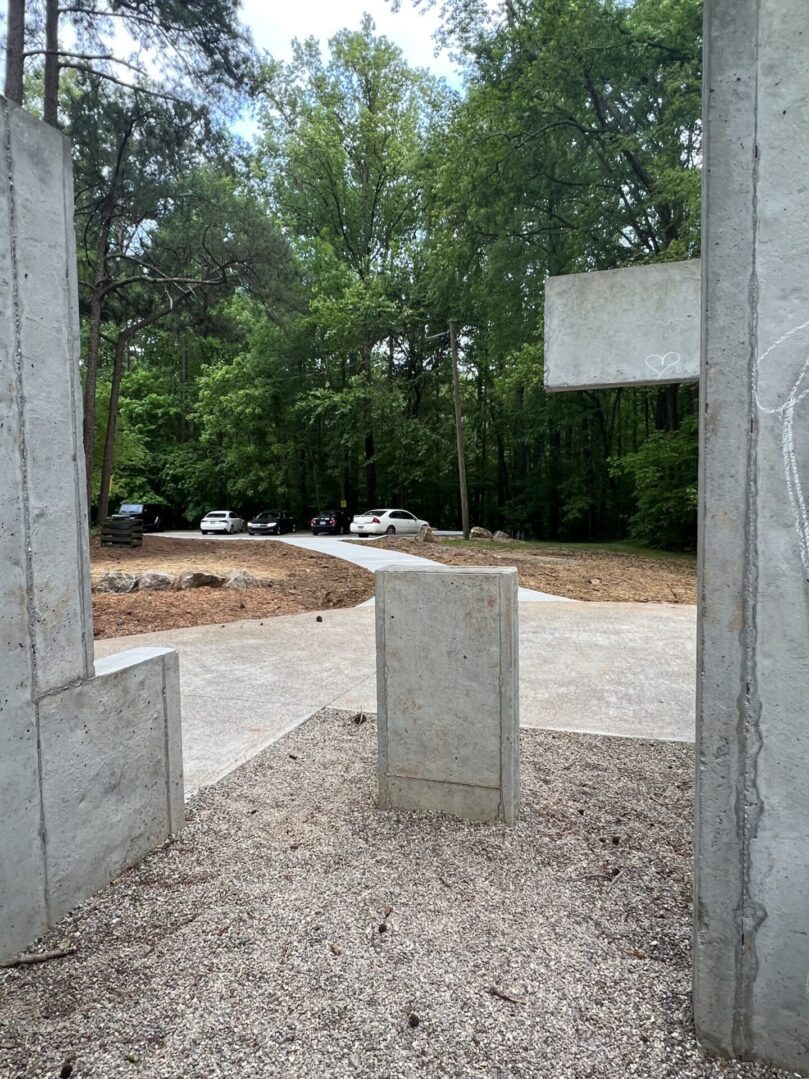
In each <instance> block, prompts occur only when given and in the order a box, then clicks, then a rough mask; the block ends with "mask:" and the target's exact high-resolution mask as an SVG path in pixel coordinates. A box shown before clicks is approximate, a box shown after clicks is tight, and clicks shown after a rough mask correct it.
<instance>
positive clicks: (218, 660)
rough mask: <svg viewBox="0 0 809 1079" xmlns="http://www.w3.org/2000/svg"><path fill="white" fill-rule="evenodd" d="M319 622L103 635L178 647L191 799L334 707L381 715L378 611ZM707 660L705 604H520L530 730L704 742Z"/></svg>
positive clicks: (304, 617) (110, 647)
mask: <svg viewBox="0 0 809 1079" xmlns="http://www.w3.org/2000/svg"><path fill="white" fill-rule="evenodd" d="M370 549H373V550H376V548H369V550H370ZM320 617H321V618H322V621H321V622H318V621H317V618H318V615H317V613H316V612H313V611H311V612H305V613H303V614H296V615H286V616H283V617H280V618H267V619H264V620H263V621H250V622H232V623H229V624H226V625H225V626H219V625H213V626H195V627H192V628H189V629H177V630H171V631H168V632H163V633H146V634H139V635H137V636H131V637H119V638H115V639H109V640H102V641H96V657H97V658H98V657H100V656H106V655H110V654H111V653H113V652H120V651H121V650H123V649H128V648H135V647H140V646H143V645H166V646H169V647H172V648H176V649H177V650H178V652H179V654H180V681H181V689H182V711H183V760H184V764H185V777H186V791H187V793H192V792H193V791H194V790H197V789H198V788H199V787H202V786H207V785H208V784H210V783H214V782H216V780H218V779H220V778H221V777H222V776H224V775H226V774H227V773H228V772H230V771H231V770H232V769H233V768H236V767H238V766H239V765H240V764H242V763H244V761H246V760H249V758H250V757H252V756H254V755H255V754H256V753H258V752H260V750H262V749H263V748H264V747H265V746H267V745H269V744H270V743H271V742H273V741H275V740H276V739H277V738H279V737H281V735H282V734H284V733H285V732H286V731H288V730H290V729H292V728H293V727H295V726H297V725H298V724H299V723H301V722H303V720H305V719H307V718H308V717H309V716H310V715H312V714H313V713H314V712H316V711H318V710H319V709H321V708H324V707H326V706H327V705H332V706H334V707H339V708H347V709H351V710H356V711H359V710H361V709H364V710H366V711H375V710H376V680H375V643H374V612H373V610H372V609H368V608H367V607H355V608H348V609H343V610H336V611H324V612H322V614H321V615H320ZM425 632H427V633H429V627H425ZM695 664H696V656H695V608H694V607H686V606H674V605H668V604H630V603H579V602H576V601H565V602H561V601H560V602H555V603H550V602H549V603H522V604H520V713H521V723H522V725H523V726H526V727H542V728H547V729H553V730H568V731H585V732H590V733H598V734H611V735H622V736H625V737H637V738H653V739H671V740H677V741H693V738H694V671H695Z"/></svg>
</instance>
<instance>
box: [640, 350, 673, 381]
mask: <svg viewBox="0 0 809 1079" xmlns="http://www.w3.org/2000/svg"><path fill="white" fill-rule="evenodd" d="M681 359H682V356H681V355H680V353H679V352H666V353H664V354H663V355H662V356H661V355H660V353H659V352H653V353H652V354H651V356H647V357H646V366H647V367H648V368H649V370H650V371H652V372H653V373H654V374H655V375H656V377H657V378H662V377H663V375H667V374H668V373H669V371H673V370H674V369H675V368H677V367H679V366H680V360H681Z"/></svg>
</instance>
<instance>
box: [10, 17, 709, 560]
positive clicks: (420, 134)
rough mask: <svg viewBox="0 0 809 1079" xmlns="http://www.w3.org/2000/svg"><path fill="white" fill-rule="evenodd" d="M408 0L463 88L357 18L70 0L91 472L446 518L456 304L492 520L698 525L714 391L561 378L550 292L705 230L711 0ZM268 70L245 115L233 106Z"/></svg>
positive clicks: (182, 504) (303, 506)
mask: <svg viewBox="0 0 809 1079" xmlns="http://www.w3.org/2000/svg"><path fill="white" fill-rule="evenodd" d="M401 2H402V4H404V3H406V2H408V0H401ZM414 6H416V7H419V6H421V7H425V6H436V7H438V9H439V10H440V12H441V16H442V23H441V31H440V34H441V40H442V42H443V43H444V44H445V45H446V46H447V47H449V48H450V49H451V50H452V51H453V54H454V55H455V56H456V57H457V58H458V59H459V60H460V62H461V63H462V65H463V71H464V84H463V88H462V90H461V91H457V90H453V89H451V88H449V87H448V86H447V85H446V84H444V83H443V82H441V81H439V80H436V79H435V78H434V77H432V76H431V75H430V74H428V73H427V72H425V71H421V70H415V69H413V68H411V67H410V66H409V65H408V64H407V63H406V61H405V60H404V58H403V56H402V54H401V51H400V50H399V49H398V48H397V47H396V46H395V45H394V44H393V43H392V42H390V41H388V40H386V39H385V38H384V37H381V36H379V35H378V34H377V33H376V30H375V27H374V25H373V23H372V22H371V20H370V19H368V18H365V19H364V20H363V22H362V24H361V25H360V26H359V27H357V28H353V29H351V28H349V29H346V30H344V31H342V32H340V33H339V34H337V35H336V36H335V37H334V38H333V39H332V40H331V41H330V42H329V43H328V44H327V45H322V44H320V43H318V42H317V41H315V40H314V39H310V40H307V41H303V42H300V43H296V45H295V49H294V54H293V58H292V60H291V61H290V62H289V63H281V62H278V61H276V60H274V59H272V58H271V57H267V56H258V55H257V54H256V52H255V50H254V48H253V47H252V45H251V43H250V42H249V39H248V37H247V35H246V34H245V33H244V31H243V30H242V29H241V28H240V26H239V23H238V3H237V2H236V0H198V2H195V3H194V4H185V3H182V4H180V3H177V2H175V0H149V2H148V3H146V4H141V3H134V0H133V2H129V0H104V2H103V3H101V2H95V3H92V4H91V2H90V0H79V2H76V3H73V4H71V5H69V6H65V7H62V8H60V9H59V10H60V18H61V20H62V23H61V24H60V25H61V26H62V36H61V37H60V42H62V45H61V46H60V49H61V50H62V51H60V54H59V55H60V57H61V60H60V65H61V69H62V75H63V77H62V79H61V81H60V84H59V88H58V93H59V98H58V102H59V105H58V118H59V120H60V122H61V123H62V124H63V126H64V128H65V130H66V131H67V132H68V133H69V134H70V136H71V138H72V140H73V145H74V159H75V171H76V228H77V250H78V255H79V276H80V285H81V303H82V318H83V356H82V361H83V375H84V385H85V420H86V423H85V450H86V453H87V457H88V466H89V467H88V489H89V491H90V495H91V498H92V500H93V502H94V503H95V504H96V505H97V506H98V507H99V510H100V512H101V513H105V512H106V511H107V507H108V506H109V505H110V502H111V501H112V502H113V503H114V501H115V500H116V499H122V500H123V499H127V500H134V499H136V498H141V499H148V500H150V501H153V500H161V501H164V502H166V503H167V504H169V505H170V506H172V507H173V508H174V509H175V511H176V512H177V513H178V514H180V515H184V516H185V517H186V518H187V519H189V520H194V519H195V518H197V517H198V516H199V515H200V514H201V513H204V512H205V511H206V510H209V509H211V508H212V506H213V505H215V504H216V505H222V506H225V505H230V506H233V507H235V508H238V509H240V510H242V511H244V512H250V511H252V510H256V509H259V508H261V507H262V506H267V505H273V504H274V505H278V506H282V505H284V506H287V507H288V508H289V509H290V510H291V511H292V512H293V513H294V514H295V515H296V516H297V517H298V519H299V520H304V519H305V517H306V515H307V514H308V513H310V512H314V511H315V510H316V509H318V508H323V507H326V506H327V505H334V504H336V503H339V502H340V501H341V500H342V501H343V502H345V503H346V504H347V506H348V507H349V508H350V509H351V510H354V511H356V510H358V509H361V508H363V507H364V504H366V503H368V504H370V503H373V502H379V503H389V504H405V505H407V506H408V507H409V508H411V509H412V510H413V511H414V512H417V513H418V515H419V516H422V517H426V518H428V519H430V520H431V521H432V522H433V523H435V524H437V525H444V526H452V527H456V526H457V525H458V522H459V519H460V514H459V501H458V482H457V460H456V452H455V427H454V413H453V402H452V383H451V367H450V362H449V338H448V335H447V329H448V326H449V323H450V321H451V320H452V321H453V322H454V323H455V324H456V325H457V326H458V340H459V346H460V383H461V397H462V406H463V413H464V424H465V428H464V430H465V446H466V455H467V473H468V481H469V491H470V503H471V509H472V518H473V520H474V522H475V523H481V524H485V525H488V526H490V527H494V526H498V527H505V528H507V529H509V530H510V531H512V532H515V533H517V534H521V535H525V536H535V537H540V538H550V539H556V538H564V539H572V540H578V539H581V540H584V539H607V538H609V539H621V538H625V537H630V538H632V539H633V540H635V541H637V542H641V543H645V544H653V545H658V546H668V547H681V548H688V547H690V546H692V545H693V543H694V540H695V529H696V497H695V490H696V454H697V448H696V442H697V435H696V418H695V417H696V406H697V402H696V396H695V391H694V390H692V389H690V388H684V387H676V386H663V387H655V388H653V389H624V390H612V391H606V390H605V391H593V392H581V393H573V394H566V395H563V396H550V395H547V394H545V392H544V390H543V384H542V383H543V296H544V283H545V279H546V278H547V276H548V275H552V274H564V273H572V272H581V271H585V270H591V269H605V268H612V267H618V266H625V265H631V264H638V263H648V262H653V261H659V260H672V259H683V258H690V257H694V256H696V255H698V254H699V209H700V207H699V199H700V161H701V127H700V104H701V86H700V77H701V72H700V64H701V36H700V35H701V10H700V3H699V0H665V2H664V3H662V2H660V0H634V2H631V0H624V2H621V0H506V2H505V3H503V4H501V5H499V6H497V7H496V8H493V7H492V5H491V4H489V3H487V2H485V0H441V2H440V3H436V4H434V5H431V4H430V0H414ZM46 15H47V3H43V4H39V3H34V4H32V5H31V7H30V9H29V16H30V18H29V23H28V24H27V33H28V39H29V41H30V42H32V43H33V44H32V46H31V48H30V49H29V50H28V51H29V53H30V57H31V59H30V64H29V67H28V68H27V69H26V72H27V73H26V79H27V82H26V91H27V94H28V99H27V100H29V101H30V103H31V105H32V107H34V108H39V107H41V100H42V82H41V76H42V74H43V70H44V69H43V64H42V58H41V55H40V56H39V59H37V56H38V55H39V54H38V51H37V46H38V44H39V43H40V42H41V41H44V38H42V37H41V35H42V34H43V33H44V20H45V16H46ZM116 20H120V21H121V22H123V23H125V24H126V27H127V33H128V35H129V39H130V40H131V42H132V43H133V44H132V48H133V52H132V55H133V56H136V55H139V56H140V57H141V60H140V61H138V60H135V59H133V60H132V61H131V62H132V64H133V65H135V66H139V65H140V63H141V62H142V60H143V57H144V56H154V55H156V54H160V56H161V63H160V64H158V65H156V66H155V65H151V66H150V65H146V66H145V67H144V68H143V70H142V71H141V73H137V72H130V75H131V77H130V76H129V75H128V76H127V78H126V80H120V79H118V75H119V74H120V71H121V65H120V64H119V66H118V67H116V66H115V62H114V61H112V60H106V59H100V60H92V61H91V60H89V59H85V60H83V61H81V62H77V63H76V64H74V63H73V62H72V60H71V59H70V56H71V50H74V45H73V44H72V42H74V41H75V42H76V44H75V51H82V52H84V53H85V54H86V56H88V57H89V56H91V55H94V56H102V54H103V53H104V50H105V49H106V48H107V45H106V44H105V43H107V42H108V41H109V35H110V33H111V32H112V30H113V29H114V24H115V22H116ZM68 21H69V23H70V26H71V27H72V29H71V32H70V35H67V34H66V33H65V32H64V27H66V26H67V25H68ZM68 40H70V41H71V45H70V47H69V48H68V47H67V46H66V45H65V44H64V42H65V41H68ZM166 41H168V42H170V43H171V50H169V49H168V48H167V49H165V50H164V49H163V48H162V47H161V42H166ZM42 47H43V48H44V45H43V46H42ZM40 52H41V50H40ZM74 59H75V57H74ZM127 62H129V61H127ZM147 67H148V71H147V70H146V68H147ZM116 80H118V81H116ZM121 81H126V82H127V83H128V84H127V85H121ZM247 93H249V94H250V95H251V99H252V101H253V102H254V105H255V108H256V115H257V120H258V128H259V130H258V134H257V136H256V138H255V141H254V142H253V144H251V145H249V146H248V145H245V144H244V143H241V142H240V141H239V140H238V139H235V138H234V137H233V135H232V134H231V132H230V130H229V126H228V125H229V121H228V120H227V117H226V115H225V113H224V112H223V110H222V108H221V104H222V102H225V103H227V102H230V104H231V105H236V106H238V103H239V101H240V100H241V101H242V104H243V103H244V100H245V99H244V97H242V98H239V95H240V94H241V95H244V94H247Z"/></svg>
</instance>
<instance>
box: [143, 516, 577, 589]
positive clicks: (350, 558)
mask: <svg viewBox="0 0 809 1079" xmlns="http://www.w3.org/2000/svg"><path fill="white" fill-rule="evenodd" d="M162 537H163V538H164V539H196V540H199V541H200V542H201V543H210V542H211V540H217V541H219V542H221V541H222V540H225V541H226V542H232V541H233V540H249V541H250V542H251V543H290V544H292V546H293V547H303V548H304V549H305V550H307V551H317V552H318V554H327V555H331V556H332V557H333V558H342V559H343V561H344V562H353V563H354V565H355V566H362V567H363V569H367V570H370V571H371V573H373V572H374V570H377V569H381V568H382V566H404V565H421V564H423V563H425V562H429V564H430V565H431V566H432V565H435V564H436V563H435V562H433V561H432V560H431V559H429V558H420V557H419V556H418V555H413V554H407V553H405V552H404V551H395V550H389V549H385V548H383V547H373V546H371V544H369V543H365V542H364V541H363V540H359V539H357V540H352V539H348V538H345V539H343V538H340V537H339V536H311V535H309V533H308V532H294V533H292V534H291V535H288V536H248V535H246V534H245V533H239V534H237V535H235V536H203V535H201V534H200V533H199V532H197V531H191V530H189V531H186V532H163V533H162ZM545 600H553V601H554V602H557V603H568V602H570V601H569V600H566V599H565V597H564V596H552V595H551V594H550V593H548V592H537V591H535V590H534V589H533V588H521V589H520V602H521V603H535V602H537V601H540V602H541V601H545ZM373 605H374V601H373V599H369V600H366V601H365V603H362V604H360V606H362V607H373Z"/></svg>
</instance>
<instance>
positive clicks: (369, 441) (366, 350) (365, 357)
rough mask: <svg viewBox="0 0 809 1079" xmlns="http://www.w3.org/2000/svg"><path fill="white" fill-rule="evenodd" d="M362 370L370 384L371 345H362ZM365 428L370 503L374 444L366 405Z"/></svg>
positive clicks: (373, 499) (373, 498) (373, 495)
mask: <svg viewBox="0 0 809 1079" xmlns="http://www.w3.org/2000/svg"><path fill="white" fill-rule="evenodd" d="M360 359H361V364H362V370H363V371H364V372H365V379H366V381H367V383H368V385H369V386H370V385H371V346H370V345H363V346H362V353H361V357H360ZM366 423H367V427H366V429H365V494H366V497H367V499H368V501H369V502H370V503H374V502H376V461H375V457H376V446H375V444H374V421H373V416H372V406H369V407H368V410H367V412H366Z"/></svg>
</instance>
